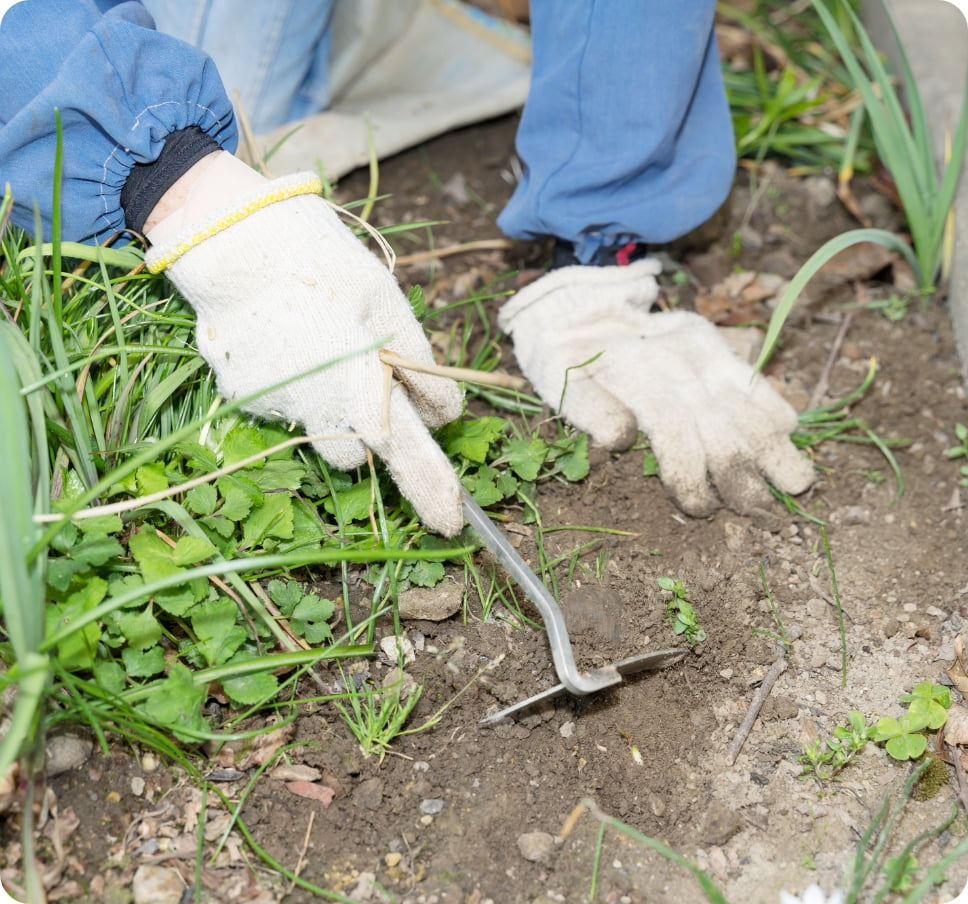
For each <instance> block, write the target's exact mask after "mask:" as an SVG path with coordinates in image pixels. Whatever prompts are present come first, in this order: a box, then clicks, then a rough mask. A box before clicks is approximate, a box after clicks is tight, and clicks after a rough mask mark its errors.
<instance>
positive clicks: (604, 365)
mask: <svg viewBox="0 0 968 904" xmlns="http://www.w3.org/2000/svg"><path fill="white" fill-rule="evenodd" d="M660 269H661V266H660V265H659V263H658V262H657V261H655V260H652V259H648V258H646V259H644V260H640V261H637V262H635V263H633V264H630V265H629V266H626V267H581V266H575V267H564V268H562V269H560V270H554V271H552V272H550V273H548V274H547V275H545V276H542V277H541V278H540V279H538V280H536V281H535V282H533V283H531V284H530V285H527V286H525V287H524V288H523V289H522V290H521V291H520V292H518V293H517V295H515V296H514V297H513V298H512V299H511V300H510V301H508V302H506V303H505V305H504V306H503V308H502V309H501V311H500V314H499V316H498V322H499V324H500V326H501V328H502V329H503V330H504V331H505V332H506V333H508V334H510V335H511V337H512V338H513V340H514V352H515V355H516V357H517V359H518V363H519V365H520V367H521V370H522V371H523V372H524V374H525V376H527V378H528V379H529V380H530V381H531V384H532V386H534V388H535V391H536V392H537V393H538V395H539V396H540V397H541V398H542V399H543V400H544V401H545V403H546V404H548V405H550V406H551V407H552V408H553V409H555V410H556V411H559V412H560V413H561V415H562V416H563V417H564V418H565V419H566V420H567V421H569V422H570V423H571V424H573V425H574V426H575V427H577V428H578V429H579V430H583V431H585V432H587V433H589V434H590V435H591V437H592V439H593V440H594V441H595V442H597V443H599V444H600V445H602V446H605V447H606V448H608V449H625V448H628V447H629V446H630V445H631V444H632V443H633V442H634V441H635V438H636V435H637V432H638V431H639V430H641V431H642V432H643V433H644V434H645V435H646V436H647V437H648V438H649V441H650V443H651V445H652V449H653V451H654V452H655V456H656V459H657V460H658V462H659V473H660V477H661V478H662V482H663V483H664V484H665V486H666V488H667V489H668V491H669V492H670V493H671V495H672V497H673V499H674V500H675V502H676V503H677V504H678V505H679V506H680V508H682V509H683V511H685V512H687V513H688V514H690V515H699V516H701V515H707V514H709V513H711V512H713V511H714V510H715V509H717V508H718V507H719V506H720V504H725V505H726V506H727V507H728V508H730V509H732V510H734V511H736V512H739V513H750V512H752V511H754V510H756V509H760V508H763V507H764V506H765V505H767V504H768V502H769V500H770V493H769V490H768V488H767V486H766V484H765V482H764V478H766V479H767V480H769V481H770V482H771V483H772V484H773V485H774V486H776V487H777V488H778V489H780V490H782V491H784V492H787V493H791V494H797V493H801V492H803V491H804V490H805V489H807V487H809V486H810V484H811V483H812V482H813V478H814V470H813V465H812V464H811V463H810V461H809V460H808V459H807V458H805V457H804V456H803V455H801V454H800V453H799V452H798V451H797V449H796V448H795V447H794V446H793V444H792V443H791V442H790V439H789V434H790V433H791V432H792V431H793V430H794V429H795V428H796V426H797V415H796V412H795V411H794V410H793V408H792V407H791V406H790V405H789V404H788V403H787V402H786V401H785V400H784V399H783V398H781V396H780V395H779V394H778V393H777V392H776V391H775V390H774V389H773V388H772V387H771V386H770V385H769V383H768V382H767V381H766V379H765V378H764V377H762V376H761V375H760V374H758V373H756V372H755V371H754V370H753V369H752V368H751V367H750V366H749V365H748V364H746V363H745V362H744V361H742V360H740V358H739V357H737V355H736V354H734V352H733V351H732V349H731V348H730V347H729V345H728V343H727V342H726V341H725V339H723V338H722V336H720V334H719V333H718V331H717V329H716V327H714V326H713V325H712V324H711V323H710V322H709V321H708V320H706V319H705V318H704V317H701V316H700V315H698V314H693V313H690V312H687V311H673V312H671V313H654V314H652V313H649V308H650V306H651V305H652V303H653V302H654V301H655V299H656V296H657V294H658V284H657V283H656V281H655V276H656V275H657V274H658V273H659V271H660ZM596 356H597V357H596ZM593 359H594V360H593Z"/></svg>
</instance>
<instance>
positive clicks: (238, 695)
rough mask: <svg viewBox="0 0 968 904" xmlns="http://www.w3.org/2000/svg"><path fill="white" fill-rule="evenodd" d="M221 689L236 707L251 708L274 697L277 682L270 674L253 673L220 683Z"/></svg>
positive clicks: (277, 688)
mask: <svg viewBox="0 0 968 904" xmlns="http://www.w3.org/2000/svg"><path fill="white" fill-rule="evenodd" d="M222 689H223V690H224V691H225V693H226V694H228V696H229V698H230V699H231V700H232V702H233V703H235V704H236V705H238V706H253V705H254V704H256V703H261V702H262V701H263V700H268V699H270V698H271V697H273V696H275V694H276V692H277V691H278V690H279V681H278V680H277V679H276V676H275V675H273V674H272V673H271V672H254V673H252V674H251V675H240V676H239V677H238V678H228V679H226V680H225V681H223V682H222Z"/></svg>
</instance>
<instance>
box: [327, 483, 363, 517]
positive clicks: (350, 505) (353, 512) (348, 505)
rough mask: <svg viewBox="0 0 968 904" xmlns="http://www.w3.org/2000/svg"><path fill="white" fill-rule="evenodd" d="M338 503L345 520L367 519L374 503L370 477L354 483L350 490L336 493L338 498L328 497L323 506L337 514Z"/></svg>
mask: <svg viewBox="0 0 968 904" xmlns="http://www.w3.org/2000/svg"><path fill="white" fill-rule="evenodd" d="M337 505H338V506H339V511H340V514H341V515H342V517H343V520H344V521H365V520H366V519H367V518H369V516H370V507H371V506H372V505H373V487H372V482H371V480H370V478H369V477H367V478H366V479H365V480H361V481H360V482H359V483H354V484H353V486H351V487H350V488H349V489H348V490H341V491H340V492H338V493H337V494H336V500H335V501H334V500H333V499H332V498H330V499H327V500H326V501H325V502H324V503H323V506H324V508H325V509H326V511H327V512H329V513H330V514H331V515H334V516H335V515H336V509H337Z"/></svg>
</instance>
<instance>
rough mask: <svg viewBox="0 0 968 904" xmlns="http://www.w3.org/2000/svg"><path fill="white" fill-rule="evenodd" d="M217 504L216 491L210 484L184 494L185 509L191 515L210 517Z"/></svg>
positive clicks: (193, 488)
mask: <svg viewBox="0 0 968 904" xmlns="http://www.w3.org/2000/svg"><path fill="white" fill-rule="evenodd" d="M217 502H218V491H217V490H216V489H215V487H213V486H212V485H211V484H210V483H203V484H202V485H201V486H197V487H192V488H191V489H190V490H189V491H188V492H187V493H186V494H185V508H187V509H188V511H190V512H191V513H192V514H193V515H211V514H212V512H214V511H215V506H216V504H217Z"/></svg>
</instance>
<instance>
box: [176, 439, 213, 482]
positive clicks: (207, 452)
mask: <svg viewBox="0 0 968 904" xmlns="http://www.w3.org/2000/svg"><path fill="white" fill-rule="evenodd" d="M175 452H176V453H177V454H178V455H180V456H181V457H182V458H183V459H185V462H186V464H187V465H188V467H189V468H191V469H192V471H194V472H195V473H200V474H208V473H210V472H212V471H215V470H217V469H218V456H216V454H215V453H214V452H213V451H212V450H211V449H208V448H206V447H205V446H203V445H201V444H200V443H192V442H184V443H178V444H177V445H176V446H175Z"/></svg>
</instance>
